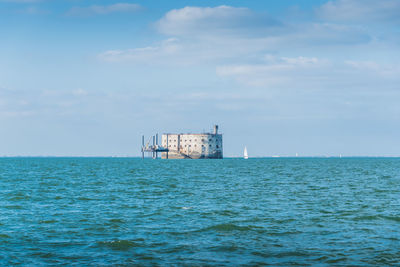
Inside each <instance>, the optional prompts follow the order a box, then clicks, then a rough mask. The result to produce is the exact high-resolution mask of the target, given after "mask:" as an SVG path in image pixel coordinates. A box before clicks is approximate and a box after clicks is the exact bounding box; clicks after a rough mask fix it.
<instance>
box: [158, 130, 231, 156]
mask: <svg viewBox="0 0 400 267" xmlns="http://www.w3.org/2000/svg"><path fill="white" fill-rule="evenodd" d="M161 144H162V146H163V147H164V148H167V149H168V152H162V154H161V157H162V158H163V159H222V158H223V150H222V134H219V133H218V125H214V131H213V132H212V133H187V134H184V133H180V134H174V133H166V134H163V135H162V137H161Z"/></svg>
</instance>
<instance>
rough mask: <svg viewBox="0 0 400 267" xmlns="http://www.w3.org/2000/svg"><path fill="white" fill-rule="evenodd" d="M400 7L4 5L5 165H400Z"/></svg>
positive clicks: (35, 1) (48, 1)
mask: <svg viewBox="0 0 400 267" xmlns="http://www.w3.org/2000/svg"><path fill="white" fill-rule="evenodd" d="M399 14H400V0H380V1H376V0H331V1H322V0H321V1H320V0H315V1H313V0H280V1H248V0H247V1H245V0H230V1H228V0H227V1H219V0H213V1H208V0H201V1H200V0H198V1H196V0H194V1H183V0H170V1H165V0H154V1H123V0H119V1H118V0H117V1H114V0H103V1H101V0H97V1H96V0H0V156H139V155H140V146H141V136H142V134H144V135H146V136H150V135H152V134H155V133H160V134H161V133H164V132H170V133H175V132H203V131H211V129H212V126H213V124H218V125H219V128H220V131H221V132H222V133H223V138H224V156H241V155H242V154H243V148H244V146H247V149H248V152H249V155H250V156H273V155H279V156H294V155H295V154H296V153H298V155H299V156H325V155H326V156H338V155H343V156H400V138H398V137H399V133H400V123H399V122H400V121H399V119H400V104H399V102H400V88H399V84H400V83H399V82H400V49H399V48H400V16H399Z"/></svg>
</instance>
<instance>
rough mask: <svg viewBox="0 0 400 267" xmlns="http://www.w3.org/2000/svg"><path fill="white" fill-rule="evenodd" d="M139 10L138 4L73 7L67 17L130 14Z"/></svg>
mask: <svg viewBox="0 0 400 267" xmlns="http://www.w3.org/2000/svg"><path fill="white" fill-rule="evenodd" d="M140 9H141V6H140V5H138V4H129V3H117V4H113V5H107V6H101V5H92V6H88V7H73V8H71V9H70V10H69V11H68V12H67V15H70V16H90V15H106V14H110V13H132V12H137V11H138V10H140Z"/></svg>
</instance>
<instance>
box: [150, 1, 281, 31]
mask: <svg viewBox="0 0 400 267" xmlns="http://www.w3.org/2000/svg"><path fill="white" fill-rule="evenodd" d="M156 26H157V29H158V30H159V31H160V32H161V33H163V34H166V35H172V36H192V37H193V36H199V35H200V36H202V37H204V36H208V35H215V34H219V35H220V34H222V35H237V34H240V35H251V34H254V33H255V32H266V33H267V32H269V31H271V28H272V29H273V28H276V27H279V26H281V23H280V22H278V21H277V20H274V19H272V18H271V17H269V16H267V15H266V14H257V13H255V12H253V11H252V10H250V9H248V8H243V7H231V6H218V7H190V6H187V7H184V8H181V9H173V10H171V11H169V12H167V13H166V14H165V15H164V16H163V17H162V18H161V19H160V20H159V21H158V22H157V23H156Z"/></svg>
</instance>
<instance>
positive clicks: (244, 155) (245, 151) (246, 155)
mask: <svg viewBox="0 0 400 267" xmlns="http://www.w3.org/2000/svg"><path fill="white" fill-rule="evenodd" d="M243 158H244V159H248V158H249V155H248V154H247V147H244V151H243Z"/></svg>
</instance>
